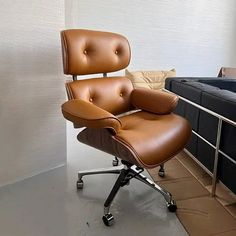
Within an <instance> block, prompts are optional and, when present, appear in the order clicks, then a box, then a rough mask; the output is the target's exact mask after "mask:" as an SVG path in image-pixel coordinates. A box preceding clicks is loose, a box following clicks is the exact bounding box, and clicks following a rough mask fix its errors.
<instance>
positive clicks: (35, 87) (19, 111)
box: [0, 0, 66, 186]
mask: <svg viewBox="0 0 236 236" xmlns="http://www.w3.org/2000/svg"><path fill="white" fill-rule="evenodd" d="M0 5H1V7H0V35H1V37H0V186H1V185H5V184H7V183H12V182H15V181H18V180H21V179H24V178H27V177H29V176H32V175H35V174H38V173H40V172H43V171H46V170H49V169H51V168H55V167H57V166H60V165H62V164H64V163H65V162H66V130H65V121H64V119H63V118H62V115H61V112H60V105H61V103H62V102H63V101H64V99H65V90H64V79H63V75H62V63H61V48H60V37H59V31H60V30H62V29H63V28H64V10H65V8H64V1H63V0H52V1H46V0H32V1H27V0H11V1H3V0H0Z"/></svg>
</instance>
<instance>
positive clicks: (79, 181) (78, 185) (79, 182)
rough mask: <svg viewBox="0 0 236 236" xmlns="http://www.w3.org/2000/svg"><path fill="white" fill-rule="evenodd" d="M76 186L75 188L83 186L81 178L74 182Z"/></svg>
mask: <svg viewBox="0 0 236 236" xmlns="http://www.w3.org/2000/svg"><path fill="white" fill-rule="evenodd" d="M76 187H77V189H83V187H84V181H83V180H82V179H80V180H78V181H77V182H76Z"/></svg>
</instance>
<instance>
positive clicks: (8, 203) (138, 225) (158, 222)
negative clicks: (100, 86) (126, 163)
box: [0, 125, 187, 236]
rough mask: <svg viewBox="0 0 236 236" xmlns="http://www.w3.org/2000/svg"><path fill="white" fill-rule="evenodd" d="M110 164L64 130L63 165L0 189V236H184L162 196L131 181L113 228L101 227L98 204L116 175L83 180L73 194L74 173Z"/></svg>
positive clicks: (106, 157) (117, 202) (120, 200)
mask: <svg viewBox="0 0 236 236" xmlns="http://www.w3.org/2000/svg"><path fill="white" fill-rule="evenodd" d="M111 160H112V159H111V157H110V156H109V155H104V153H102V152H99V151H97V150H95V149H91V148H89V147H87V146H85V145H83V144H79V143H78V142H77V141H76V132H75V131H74V130H73V128H72V126H71V125H68V164H67V166H64V167H60V168H58V169H55V170H52V171H49V172H47V173H43V174H40V175H38V176H35V177H32V178H30V179H27V180H24V181H21V182H18V183H16V184H12V185H8V186H5V187H2V188H0V236H95V235H96V236H100V235H101V236H106V235H107V236H109V235H113V236H116V235H119V236H120V235H124V236H125V235H129V236H133V235H135V236H139V235H146V236H149V235H155V236H156V235H162V236H163V235H177V236H179V235H180V236H182V235H183V236H184V235H187V233H186V232H185V230H184V228H183V227H182V225H181V224H180V222H179V221H178V219H177V217H176V215H175V214H173V213H169V212H168V211H167V210H166V207H165V204H164V200H163V198H162V196H161V195H160V194H159V193H157V192H155V191H154V190H152V189H150V188H148V187H147V186H145V185H144V184H142V183H139V182H138V181H136V180H133V181H132V182H131V184H130V185H129V186H127V187H124V188H122V189H121V190H120V192H119V193H118V195H117V197H116V199H115V201H114V203H113V206H112V208H111V212H112V213H113V215H114V217H115V224H114V225H113V226H112V227H106V226H104V225H103V222H102V220H101V217H102V214H103V203H104V200H105V199H106V197H107V195H108V193H109V191H110V189H111V187H112V185H113V183H114V181H115V179H116V177H117V176H115V175H97V176H87V177H85V178H84V182H85V186H84V189H83V190H82V191H79V192H78V191H77V190H76V188H75V182H76V177H77V171H78V170H82V169H88V168H89V169H90V168H98V167H106V166H107V167H109V166H111Z"/></svg>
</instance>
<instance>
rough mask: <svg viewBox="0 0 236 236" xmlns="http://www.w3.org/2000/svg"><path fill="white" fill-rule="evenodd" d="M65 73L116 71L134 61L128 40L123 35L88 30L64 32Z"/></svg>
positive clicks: (79, 73) (62, 33)
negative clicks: (131, 57)
mask: <svg viewBox="0 0 236 236" xmlns="http://www.w3.org/2000/svg"><path fill="white" fill-rule="evenodd" d="M61 40H62V56H63V66H64V73H65V74H70V75H85V74H97V73H107V72H114V71H118V70H121V69H124V68H126V67H127V66H128V64H129V62H130V54H131V53H130V46H129V42H128V40H127V39H126V38H125V37H124V36H122V35H119V34H115V33H110V32H101V31H93V30H84V29H69V30H64V31H61Z"/></svg>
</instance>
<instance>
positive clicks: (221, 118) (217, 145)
mask: <svg viewBox="0 0 236 236" xmlns="http://www.w3.org/2000/svg"><path fill="white" fill-rule="evenodd" d="M163 90H164V91H166V92H169V93H173V92H172V91H170V90H168V89H163ZM173 94H175V93H173ZM177 95H178V94H177ZM178 96H179V98H180V99H181V100H183V101H184V102H186V103H188V104H191V105H193V106H194V107H196V108H198V109H200V110H202V111H205V112H207V113H208V114H210V115H212V116H214V117H216V118H217V119H218V127H217V138H216V143H215V145H213V144H212V143H210V142H209V141H208V140H206V139H205V138H204V137H202V136H201V135H200V134H198V133H197V132H196V131H194V130H192V133H193V134H195V135H196V136H197V137H199V138H200V139H201V140H203V141H204V142H205V143H207V144H208V145H209V146H211V147H212V148H214V149H215V157H214V167H213V173H212V172H211V171H209V170H208V169H207V168H206V167H205V166H204V165H203V164H202V163H201V162H200V161H199V160H197V158H196V157H195V156H194V155H193V154H191V153H190V152H189V151H188V150H187V149H186V148H185V149H184V151H185V152H186V153H187V154H188V155H189V156H190V157H191V158H192V159H193V160H194V161H195V162H196V163H197V164H199V165H200V166H201V167H202V168H203V169H204V170H205V171H206V172H207V173H208V174H209V175H210V176H211V177H212V189H211V196H212V197H214V196H215V193H216V184H217V181H218V178H217V169H218V162H219V153H220V154H222V155H223V156H225V157H226V158H227V159H228V160H229V161H231V162H233V163H234V164H235V165H236V161H235V160H234V159H233V158H231V157H230V156H229V155H227V154H226V153H224V152H223V151H222V150H220V140H221V130H222V122H226V123H228V124H230V125H232V126H235V127H236V122H235V121H233V120H230V119H228V118H226V117H225V116H222V115H220V114H218V113H216V112H214V111H212V110H210V109H208V108H206V107H203V106H201V105H199V104H197V103H195V102H192V101H190V100H188V99H186V98H184V97H182V96H180V95H178Z"/></svg>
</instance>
